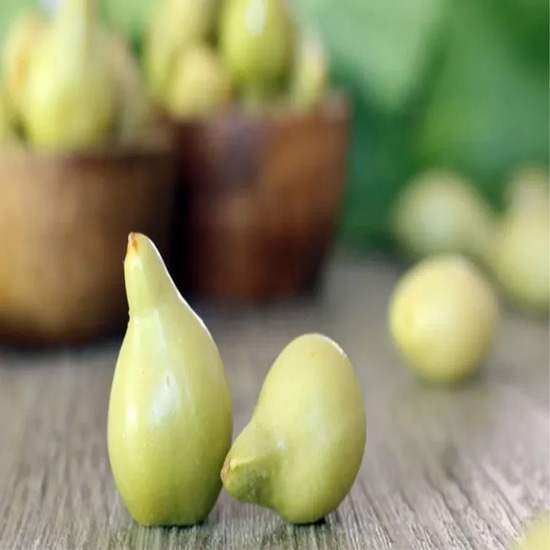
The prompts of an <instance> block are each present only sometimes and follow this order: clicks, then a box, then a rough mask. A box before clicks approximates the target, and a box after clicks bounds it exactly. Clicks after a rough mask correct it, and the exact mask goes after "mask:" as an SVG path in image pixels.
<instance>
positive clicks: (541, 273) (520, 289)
mask: <svg viewBox="0 0 550 550" xmlns="http://www.w3.org/2000/svg"><path fill="white" fill-rule="evenodd" d="M524 207H525V203H523V206H520V207H519V208H518V209H516V208H514V207H513V206H512V207H511V209H510V210H509V211H508V212H507V213H506V214H505V215H504V216H503V218H502V220H501V221H500V223H499V225H498V226H497V230H496V232H495V236H494V240H493V252H492V254H493V256H492V259H493V270H494V274H495V277H496V279H497V281H498V283H499V284H500V286H501V288H502V289H503V291H504V293H505V294H506V296H507V298H508V299H509V300H510V301H511V302H513V303H514V304H515V305H516V306H517V307H518V308H520V309H522V310H524V311H526V312H529V313H533V314H541V315H547V314H548V311H549V306H550V216H549V213H548V209H549V207H550V204H549V202H548V201H547V202H546V203H542V204H540V203H539V204H535V205H534V208H527V209H524Z"/></svg>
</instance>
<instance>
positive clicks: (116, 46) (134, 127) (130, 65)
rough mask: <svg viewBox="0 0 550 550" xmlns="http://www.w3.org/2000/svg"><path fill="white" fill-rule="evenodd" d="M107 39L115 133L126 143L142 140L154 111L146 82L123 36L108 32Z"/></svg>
mask: <svg viewBox="0 0 550 550" xmlns="http://www.w3.org/2000/svg"><path fill="white" fill-rule="evenodd" d="M105 40H106V41H107V47H108V48H109V59H110V62H111V65H110V66H111V77H112V80H113V83H114V94H115V111H116V122H115V125H114V135H115V138H116V139H117V140H119V141H122V142H133V141H138V140H139V139H140V138H142V137H143V136H144V135H145V133H146V131H147V130H148V128H149V127H150V123H151V120H152V114H153V111H152V105H151V101H150V99H149V96H148V94H147V89H146V86H145V82H144V79H143V77H142V74H141V70H140V68H139V66H138V64H137V62H136V60H135V59H134V58H133V56H132V52H131V51H130V49H129V47H128V45H127V44H126V42H125V41H124V39H123V38H122V36H119V35H115V34H111V33H105Z"/></svg>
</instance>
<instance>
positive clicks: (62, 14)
mask: <svg viewBox="0 0 550 550" xmlns="http://www.w3.org/2000/svg"><path fill="white" fill-rule="evenodd" d="M95 8H96V6H95V0H65V2H64V3H63V5H62V8H61V10H60V11H59V12H58V13H57V15H56V16H55V19H54V21H53V22H52V23H51V25H50V27H49V28H48V29H47V31H46V32H45V33H44V36H43V38H42V39H41V40H40V42H39V43H38V44H37V45H36V46H35V48H36V49H35V51H34V53H33V55H32V56H31V59H30V61H29V67H28V73H27V77H26V79H25V89H24V91H23V98H22V105H21V112H22V117H23V123H24V126H25V130H26V132H27V136H28V139H29V141H30V142H31V144H32V145H34V146H35V147H37V148H47V149H52V148H63V149H78V148H84V147H91V146H96V145H99V144H102V143H104V142H106V141H107V140H108V139H109V137H110V131H111V127H112V124H113V119H114V99H113V95H114V92H113V83H112V80H111V73H110V67H109V59H108V52H107V50H106V48H105V42H104V40H103V36H102V35H101V32H100V29H99V26H98V22H97V17H96V9H95Z"/></svg>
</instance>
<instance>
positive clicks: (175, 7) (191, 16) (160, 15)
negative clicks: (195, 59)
mask: <svg viewBox="0 0 550 550" xmlns="http://www.w3.org/2000/svg"><path fill="white" fill-rule="evenodd" d="M217 7H218V3H217V0H163V1H162V2H161V3H160V4H159V6H158V7H157V9H156V10H155V11H153V13H152V16H151V21H150V25H149V28H148V30H147V32H146V36H145V44H144V68H145V75H146V79H147V84H148V87H149V91H150V92H151V95H152V96H153V98H154V99H156V100H157V101H160V102H161V103H162V102H163V101H164V100H165V99H166V97H167V94H168V90H169V89H170V86H171V78H172V74H173V71H174V67H175V65H176V64H177V62H178V59H179V58H180V55H181V54H182V52H184V51H185V50H186V49H187V48H189V46H191V45H193V44H196V43H198V42H202V41H205V40H207V39H208V37H209V36H210V35H211V34H212V32H213V28H214V24H215V20H216V15H217Z"/></svg>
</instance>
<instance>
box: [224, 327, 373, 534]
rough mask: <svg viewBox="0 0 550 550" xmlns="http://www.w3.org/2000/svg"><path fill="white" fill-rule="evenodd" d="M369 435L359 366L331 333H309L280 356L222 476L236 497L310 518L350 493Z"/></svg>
mask: <svg viewBox="0 0 550 550" xmlns="http://www.w3.org/2000/svg"><path fill="white" fill-rule="evenodd" d="M365 440H366V419H365V407H364V403H363V396H362V393H361V388H360V386H359V382H358V380H357V377H356V375H355V372H354V369H353V366H352V364H351V363H350V361H349V359H348V358H347V356H346V355H345V353H344V352H343V351H342V350H341V349H340V348H339V347H338V346H337V345H336V344H335V343H334V342H333V341H332V340H330V339H329V338H327V337H325V336H322V335H319V334H306V335H304V336H300V337H299V338H296V339H295V340H293V341H292V342H291V343H290V344H289V345H288V346H287V347H286V348H285V349H284V350H283V351H282V352H281V354H280V355H279V357H278V358H277V359H276V360H275V362H274V364H273V366H272V367H271V369H270V371H269V373H268V374H267V377H266V379H265V381H264V384H263V387H262V389H261V392H260V395H259V398H258V402H257V404H256V407H255V409H254V413H253V415H252V419H251V420H250V422H249V424H248V425H247V426H246V427H245V428H244V430H243V431H242V432H241V433H240V434H239V436H238V437H237V439H236V440H235V442H234V444H233V446H232V448H231V451H230V452H229V454H228V455H227V458H226V460H225V463H224V467H223V470H222V473H221V476H222V479H223V483H224V486H225V488H226V490H227V491H228V492H229V493H230V494H231V495H232V496H233V497H235V498H237V499H239V500H242V501H245V502H252V503H255V504H259V505H261V506H266V507H268V508H271V509H273V510H274V511H276V512H278V513H279V514H280V515H281V516H282V517H283V518H284V519H285V520H286V521H288V522H291V523H297V524H302V523H311V522H315V521H317V520H319V519H321V518H323V517H324V516H326V515H327V514H329V513H330V512H332V511H333V510H335V509H336V508H337V507H338V506H339V504H340V503H341V502H342V501H343V500H344V498H345V496H346V495H347V494H348V492H349V490H350V489H351V487H352V485H353V482H354V480H355V478H356V476H357V473H358V471H359V467H360V465H361V461H362V458H363V452H364V448H365Z"/></svg>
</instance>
